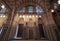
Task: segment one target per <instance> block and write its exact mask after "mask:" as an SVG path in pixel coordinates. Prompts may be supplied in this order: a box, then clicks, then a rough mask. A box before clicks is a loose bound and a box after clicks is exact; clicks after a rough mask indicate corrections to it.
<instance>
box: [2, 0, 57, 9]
mask: <svg viewBox="0 0 60 41" xmlns="http://www.w3.org/2000/svg"><path fill="white" fill-rule="evenodd" d="M1 1H2V2H3V3H4V4H5V5H7V7H8V8H11V9H13V8H14V7H15V8H16V9H19V8H21V7H23V6H26V5H29V4H30V5H40V6H42V7H43V8H44V4H45V1H46V2H47V3H48V2H49V3H50V5H51V6H53V4H54V3H56V2H57V1H58V0H1ZM50 8H53V7H50Z"/></svg>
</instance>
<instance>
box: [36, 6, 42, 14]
mask: <svg viewBox="0 0 60 41" xmlns="http://www.w3.org/2000/svg"><path fill="white" fill-rule="evenodd" d="M42 12H43V10H42V8H41V7H38V6H37V7H36V13H37V14H41V13H42Z"/></svg>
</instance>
